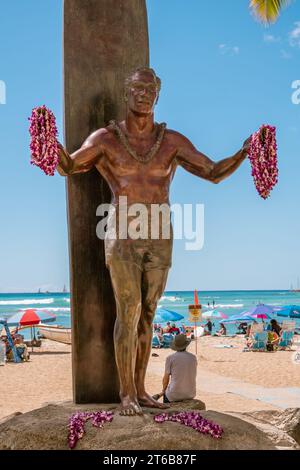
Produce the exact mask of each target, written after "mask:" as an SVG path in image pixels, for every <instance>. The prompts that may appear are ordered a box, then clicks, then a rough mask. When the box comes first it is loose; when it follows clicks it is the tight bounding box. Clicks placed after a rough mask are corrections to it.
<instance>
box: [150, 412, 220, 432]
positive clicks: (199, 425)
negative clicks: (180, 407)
mask: <svg viewBox="0 0 300 470" xmlns="http://www.w3.org/2000/svg"><path fill="white" fill-rule="evenodd" d="M154 421H156V423H164V422H165V421H172V422H173V423H179V424H183V425H184V426H187V427H190V428H193V429H195V431H198V432H200V433H201V434H210V435H211V436H212V437H214V438H215V439H220V438H221V436H222V434H223V432H224V431H223V429H222V428H221V426H219V425H218V424H216V423H213V422H212V421H208V420H207V419H205V418H203V416H201V415H200V413H195V412H181V413H173V414H170V413H162V414H160V415H156V416H154Z"/></svg>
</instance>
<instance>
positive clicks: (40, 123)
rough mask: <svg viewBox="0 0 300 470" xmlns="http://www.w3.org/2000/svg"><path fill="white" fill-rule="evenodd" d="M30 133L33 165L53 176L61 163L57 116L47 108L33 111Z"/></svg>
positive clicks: (42, 107)
mask: <svg viewBox="0 0 300 470" xmlns="http://www.w3.org/2000/svg"><path fill="white" fill-rule="evenodd" d="M28 119H29V121H30V128H29V133H30V136H31V141H30V151H31V161H30V163H31V164H32V165H36V166H38V167H39V168H41V170H43V171H44V172H45V173H46V175H50V176H53V175H54V172H55V170H56V167H57V165H58V162H59V148H58V142H57V127H56V120H55V116H54V114H53V112H52V111H50V109H48V108H46V106H39V107H37V108H34V109H33V110H32V114H31V117H30V118H28Z"/></svg>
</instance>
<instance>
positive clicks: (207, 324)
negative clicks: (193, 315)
mask: <svg viewBox="0 0 300 470" xmlns="http://www.w3.org/2000/svg"><path fill="white" fill-rule="evenodd" d="M205 327H207V330H204V336H208V335H211V334H212V329H213V324H212V322H211V321H210V320H208V322H207V323H206V324H205V325H204V328H205Z"/></svg>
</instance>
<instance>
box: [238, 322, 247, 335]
mask: <svg viewBox="0 0 300 470" xmlns="http://www.w3.org/2000/svg"><path fill="white" fill-rule="evenodd" d="M237 334H241V335H245V334H247V322H242V323H240V324H239V326H238V331H237Z"/></svg>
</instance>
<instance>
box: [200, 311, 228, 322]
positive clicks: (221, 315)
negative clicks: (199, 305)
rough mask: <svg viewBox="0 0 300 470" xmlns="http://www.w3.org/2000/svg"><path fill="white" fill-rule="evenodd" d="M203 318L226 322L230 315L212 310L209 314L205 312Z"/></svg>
mask: <svg viewBox="0 0 300 470" xmlns="http://www.w3.org/2000/svg"><path fill="white" fill-rule="evenodd" d="M202 317H203V318H205V319H207V318H215V319H216V320H225V319H227V318H228V315H225V313H223V312H220V311H219V310H211V311H209V312H205V313H203V315H202Z"/></svg>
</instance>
